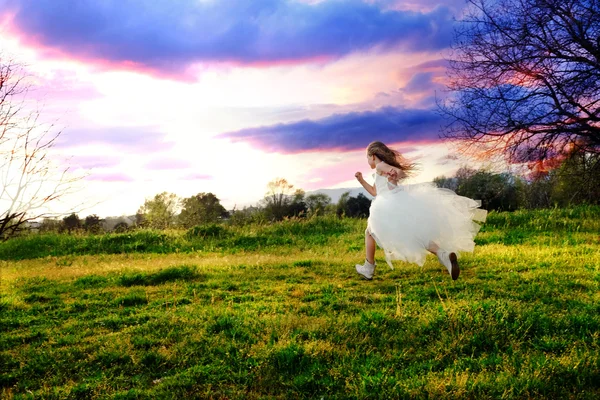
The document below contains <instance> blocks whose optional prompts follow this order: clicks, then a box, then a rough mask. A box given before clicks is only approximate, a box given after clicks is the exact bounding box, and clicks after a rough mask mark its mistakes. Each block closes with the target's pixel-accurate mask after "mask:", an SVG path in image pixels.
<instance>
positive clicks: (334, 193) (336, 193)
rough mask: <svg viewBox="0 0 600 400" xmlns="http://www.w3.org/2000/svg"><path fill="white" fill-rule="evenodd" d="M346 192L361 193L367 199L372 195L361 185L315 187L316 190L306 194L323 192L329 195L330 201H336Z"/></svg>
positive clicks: (353, 194) (352, 194)
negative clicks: (352, 186)
mask: <svg viewBox="0 0 600 400" xmlns="http://www.w3.org/2000/svg"><path fill="white" fill-rule="evenodd" d="M346 192H350V196H351V197H356V196H358V194H359V193H362V194H363V195H365V196H366V197H367V198H368V199H369V200H371V199H373V196H371V195H370V194H369V192H367V191H366V190H365V189H364V188H363V187H354V188H341V189H317V190H312V191H309V192H306V195H307V196H308V195H311V194H315V193H323V194H326V195H327V196H329V197H331V202H332V203H337V202H338V200H339V199H340V197H342V194H344V193H346Z"/></svg>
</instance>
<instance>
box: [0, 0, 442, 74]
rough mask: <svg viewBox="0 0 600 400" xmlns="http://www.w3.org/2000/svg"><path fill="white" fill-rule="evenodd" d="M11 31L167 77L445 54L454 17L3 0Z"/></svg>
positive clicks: (336, 8) (49, 46)
mask: <svg viewBox="0 0 600 400" xmlns="http://www.w3.org/2000/svg"><path fill="white" fill-rule="evenodd" d="M1 10H3V11H4V14H6V13H9V14H10V15H12V17H13V19H12V29H13V30H14V31H15V32H16V33H17V34H18V35H20V36H22V39H23V40H24V41H26V42H30V43H31V44H34V45H37V46H41V47H43V48H45V49H46V50H48V51H50V52H51V53H55V54H59V55H63V56H67V57H75V58H78V59H84V60H88V61H92V62H97V63H108V64H111V65H118V66H120V67H124V68H133V69H146V70H150V71H153V72H155V73H159V74H167V75H182V74H184V73H185V70H186V68H187V67H188V66H190V65H191V64H193V63H195V62H209V63H210V62H226V63H239V64H277V63H289V62H299V61H302V60H327V59H336V58H339V57H343V56H345V55H347V54H350V53H353V52H360V51H368V50H372V49H377V50H383V51H385V50H389V49H395V48H400V49H403V50H406V51H418V52H421V51H428V50H439V49H442V48H445V47H447V46H448V45H449V44H450V41H451V37H452V34H451V32H452V24H453V15H452V13H453V11H452V9H451V8H448V7H445V6H440V7H436V8H434V9H432V10H430V11H426V12H423V11H411V10H397V9H389V8H387V7H383V6H382V5H380V4H377V3H376V2H370V3H369V2H364V1H360V0H331V1H321V2H316V3H307V2H299V1H280V0H252V1H248V0H220V1H208V2H201V1H196V0H187V1H183V0H180V1H152V2H148V1H141V0H131V1H122V0H105V1H101V2H99V1H77V2H72V1H57V0H4V1H2V0H0V11H1Z"/></svg>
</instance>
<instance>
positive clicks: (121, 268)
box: [0, 207, 600, 399]
mask: <svg viewBox="0 0 600 400" xmlns="http://www.w3.org/2000/svg"><path fill="white" fill-rule="evenodd" d="M364 226H365V221H364V220H362V221H361V220H351V219H344V220H336V219H334V218H318V219H314V220H310V221H285V222H283V223H281V224H273V225H264V226H258V225H255V226H247V227H244V228H235V227H228V226H224V227H220V226H219V227H217V228H214V227H212V228H211V227H204V228H197V229H195V231H189V232H170V233H168V234H164V233H160V232H152V231H143V232H133V233H129V234H121V235H104V236H81V237H69V236H61V235H48V236H31V237H24V238H19V239H17V240H14V241H9V242H6V243H4V244H2V245H0V254H1V255H2V257H1V259H2V260H5V261H0V268H1V272H2V286H1V289H0V293H1V295H2V298H1V299H0V366H1V368H0V391H1V392H0V394H1V396H0V397H2V398H3V399H4V398H7V399H11V398H56V399H68V398H73V399H79V398H117V399H146V398H148V399H150V398H178V399H182V398H194V397H195V398H228V399H247V398H249V399H258V398H281V399H288V398H326V399H327V398H373V399H375V398H386V399H387V398H423V399H425V398H435V399H445V398H447V399H455V398H489V399H497V398H548V399H563V398H564V399H569V398H573V399H575V398H577V399H579V398H581V399H596V398H599V397H600V290H599V289H600V242H599V232H600V208H599V207H579V208H573V209H555V210H539V211H520V212H517V213H510V214H509V213H491V214H490V215H489V218H488V220H487V222H486V224H485V225H484V227H483V229H482V231H481V232H480V234H479V235H478V237H477V242H478V246H477V248H476V251H475V253H473V254H464V255H463V256H462V257H461V260H460V262H461V270H462V273H461V277H460V279H459V280H457V281H455V282H453V281H451V280H450V278H449V276H448V274H447V272H445V270H443V269H442V267H440V266H439V265H438V264H437V260H435V259H434V258H433V257H430V258H429V259H428V261H427V263H426V264H425V266H424V267H422V268H420V267H417V266H414V265H409V264H403V263H396V269H394V270H390V269H389V268H387V266H386V265H385V262H384V260H383V259H382V258H381V256H382V254H381V252H378V253H377V256H378V261H379V264H380V266H379V267H378V270H377V274H376V276H375V279H374V280H373V281H370V282H367V281H362V280H360V279H359V278H358V277H357V276H356V273H355V272H354V267H353V265H354V263H355V262H360V261H361V260H362V259H363V257H364V256H363V249H362V241H363V231H364ZM146 239H147V240H148V241H147V242H145V241H144V240H146ZM69 248H71V249H72V251H69ZM27 249H31V251H29V252H27ZM119 249H121V251H119ZM122 252H124V254H119V253H122Z"/></svg>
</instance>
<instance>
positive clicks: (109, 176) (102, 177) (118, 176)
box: [85, 172, 134, 182]
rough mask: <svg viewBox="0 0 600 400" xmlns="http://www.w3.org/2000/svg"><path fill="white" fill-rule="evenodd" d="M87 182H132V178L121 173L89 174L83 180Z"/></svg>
mask: <svg viewBox="0 0 600 400" xmlns="http://www.w3.org/2000/svg"><path fill="white" fill-rule="evenodd" d="M85 179H86V180H88V181H101V182H133V180H134V179H133V178H132V177H130V176H129V175H125V174H122V173H118V172H115V173H105V174H91V175H89V176H87V177H86V178H85Z"/></svg>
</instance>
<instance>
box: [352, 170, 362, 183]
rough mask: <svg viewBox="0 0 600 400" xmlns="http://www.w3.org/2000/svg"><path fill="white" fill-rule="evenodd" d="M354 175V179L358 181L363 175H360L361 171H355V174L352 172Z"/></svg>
mask: <svg viewBox="0 0 600 400" xmlns="http://www.w3.org/2000/svg"><path fill="white" fill-rule="evenodd" d="M354 177H355V178H356V179H358V181H359V182H360V181H361V180H362V178H363V176H362V172H357V173H355V174H354Z"/></svg>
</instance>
